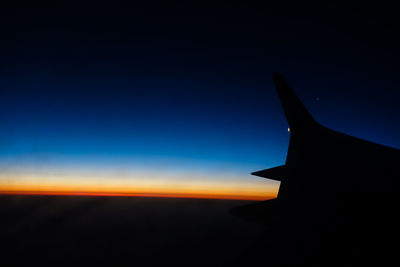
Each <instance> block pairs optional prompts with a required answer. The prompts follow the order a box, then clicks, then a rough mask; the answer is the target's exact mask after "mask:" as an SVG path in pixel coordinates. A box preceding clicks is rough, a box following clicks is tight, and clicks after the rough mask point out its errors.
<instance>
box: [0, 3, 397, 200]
mask: <svg viewBox="0 0 400 267" xmlns="http://www.w3.org/2000/svg"><path fill="white" fill-rule="evenodd" d="M297 2H298V1H297ZM146 3H147V4H146V5H143V4H137V3H132V2H129V1H127V3H123V2H119V3H117V2H113V4H112V5H111V4H109V3H108V4H107V3H103V2H99V1H96V2H94V3H93V4H82V3H79V4H78V3H77V4H71V2H67V3H66V4H62V3H58V1H57V3H55V2H53V3H51V4H50V5H40V4H38V3H36V2H34V3H31V4H26V5H20V6H18V7H9V8H5V9H3V10H4V12H5V16H3V19H4V21H3V23H2V24H3V26H5V27H3V28H2V30H1V36H0V38H1V42H0V90H1V91H0V191H2V192H3V193H4V192H8V193H10V192H11V193H21V192H25V193H28V192H31V193H32V192H53V193H54V192H56V193H60V192H67V193H68V192H84V193H88V192H89V191H90V190H93V191H90V192H92V193H102V194H107V193H108V194H112V193H115V194H118V193H127V194H136V195H138V194H139V195H140V194H142V195H146V194H150V195H156V196H157V195H158V196H185V197H206V198H240V199H267V198H270V197H273V196H274V195H275V194H276V192H277V190H278V187H279V184H278V183H276V182H272V181H268V180H265V179H261V178H257V177H254V176H251V175H250V173H251V172H253V171H257V170H261V169H265V168H268V167H273V166H276V165H281V164H284V162H285V158H286V152H287V148H288V141H289V133H288V125H287V122H286V120H285V117H284V113H283V111H282V108H281V106H280V103H279V99H278V96H277V94H276V91H275V89H274V87H273V84H272V81H271V73H272V72H280V73H282V74H283V75H285V76H286V77H287V79H288V81H289V82H290V83H291V85H292V87H293V88H294V90H295V92H296V93H297V94H298V96H299V97H300V99H301V100H302V101H303V102H304V103H305V105H306V107H307V108H308V109H309V111H310V112H311V113H312V114H313V116H314V117H315V119H316V120H317V121H319V122H320V123H321V124H322V125H324V126H326V127H328V128H331V129H334V130H337V131H340V132H344V133H346V134H350V135H353V136H356V137H360V138H363V139H367V140H370V141H373V142H376V143H379V144H383V145H387V146H391V147H394V148H400V138H399V130H400V123H399V118H400V107H399V105H398V102H399V99H400V90H399V84H400V77H399V75H398V74H399V71H400V67H399V61H400V53H399V50H398V47H400V39H399V37H398V25H397V24H396V20H397V13H396V10H395V9H394V8H393V7H390V6H388V5H384V3H383V2H380V4H381V5H380V6H372V5H371V6H369V5H367V4H366V3H363V5H362V6H361V5H357V4H348V3H346V4H334V3H333V2H330V3H329V2H325V3H324V5H322V4H320V3H310V4H305V3H304V2H301V4H299V3H297V4H296V3H291V2H287V1H282V2H279V3H274V4H266V3H263V5H261V4H260V3H256V2H249V1H246V3H240V2H237V1H230V2H229V3H228V4H225V5H222V4H217V3H216V2H215V3H213V4H211V5H210V4H205V2H203V1H200V2H195V1H187V3H186V4H185V3H180V2H173V1H163V2H152V1H146Z"/></svg>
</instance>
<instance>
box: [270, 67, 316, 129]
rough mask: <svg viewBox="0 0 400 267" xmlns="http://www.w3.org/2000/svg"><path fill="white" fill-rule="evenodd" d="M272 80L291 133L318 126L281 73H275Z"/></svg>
mask: <svg viewBox="0 0 400 267" xmlns="http://www.w3.org/2000/svg"><path fill="white" fill-rule="evenodd" d="M272 79H273V81H274V83H275V87H276V90H277V91H278V95H279V98H280V100H281V103H282V106H283V110H284V112H285V115H286V120H287V122H288V123H289V127H290V130H291V132H296V131H298V130H300V129H302V128H308V127H311V126H314V125H318V123H317V122H316V121H315V120H314V118H313V117H312V116H311V114H310V113H309V112H308V111H307V109H306V108H305V106H304V105H303V103H302V102H301V101H300V99H299V98H298V97H297V96H296V94H295V93H294V92H293V90H292V88H291V87H290V85H289V84H288V83H287V81H286V79H285V78H284V77H283V76H282V75H281V74H279V73H273V74H272Z"/></svg>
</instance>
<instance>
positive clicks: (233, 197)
mask: <svg viewBox="0 0 400 267" xmlns="http://www.w3.org/2000/svg"><path fill="white" fill-rule="evenodd" d="M0 195H46V196H105V197H157V198H198V199H227V200H254V201H262V200H268V199H273V198H275V197H274V196H269V197H268V196H239V195H206V194H160V193H108V192H62V191H59V192H52V191H2V190H1V191H0Z"/></svg>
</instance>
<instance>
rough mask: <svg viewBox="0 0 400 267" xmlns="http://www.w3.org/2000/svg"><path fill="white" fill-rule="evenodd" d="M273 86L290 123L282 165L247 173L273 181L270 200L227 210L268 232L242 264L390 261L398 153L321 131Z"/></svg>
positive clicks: (279, 84) (289, 93) (287, 93)
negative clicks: (273, 196)
mask: <svg viewBox="0 0 400 267" xmlns="http://www.w3.org/2000/svg"><path fill="white" fill-rule="evenodd" d="M273 81H274V83H275V86H276V89H277V91H278V94H279V98H280V101H281V103H282V106H283V109H284V112H285V116H286V119H287V121H288V124H289V126H290V142H289V149H288V153H287V157H286V163H285V164H284V165H282V166H278V167H275V168H271V169H266V170H262V171H257V172H253V173H252V174H253V175H256V176H260V177H264V178H269V179H274V180H279V181H281V184H280V189H279V193H278V197H277V198H276V199H273V200H267V201H263V202H256V203H251V204H248V205H245V206H240V207H236V208H234V209H233V210H232V213H233V214H235V215H238V216H240V217H243V218H246V219H249V220H253V221H258V222H262V223H264V224H266V225H268V226H269V227H268V229H270V233H269V235H267V236H266V237H265V240H262V241H260V243H259V244H257V245H256V246H255V247H253V248H252V249H250V250H249V251H250V252H249V253H248V254H247V256H248V257H247V259H245V260H244V261H245V262H248V261H249V260H250V261H251V259H250V257H252V258H256V259H258V260H260V259H261V258H265V261H266V264H267V265H278V266H365V265H371V264H373V265H378V266H382V265H385V264H390V265H396V263H397V264H398V263H399V259H398V257H397V254H398V250H399V249H400V247H399V245H398V243H399V240H400V239H399V237H400V235H399V229H398V228H399V226H400V224H399V222H400V220H399V219H398V217H399V216H398V215H399V205H398V198H399V179H400V175H399V171H398V168H399V167H400V150H398V149H395V148H391V147H387V146H383V145H379V144H375V143H372V142H369V141H365V140H362V139H359V138H356V137H353V136H349V135H346V134H343V133H339V132H336V131H334V130H331V129H328V128H325V127H324V126H322V125H320V124H319V123H318V122H316V121H315V120H314V119H313V117H312V116H311V115H310V113H309V112H308V111H307V109H306V108H305V107H304V105H303V104H302V103H301V101H300V100H299V98H298V97H297V96H296V95H295V93H294V92H293V90H292V89H291V88H290V86H289V84H288V83H287V82H286V80H285V78H284V77H283V76H282V75H280V74H273ZM267 251H269V252H267ZM249 254H250V255H249ZM254 261H255V260H254ZM253 263H254V262H253Z"/></svg>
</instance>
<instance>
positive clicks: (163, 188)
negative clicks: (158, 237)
mask: <svg viewBox="0 0 400 267" xmlns="http://www.w3.org/2000/svg"><path fill="white" fill-rule="evenodd" d="M188 177H190V178H188ZM278 189H279V183H274V182H268V181H266V180H264V179H263V180H260V179H258V178H255V179H249V180H246V179H238V178H235V177H230V176H222V175H219V174H213V173H207V174H203V175H201V174H197V175H194V174H193V173H185V172H183V173H178V172H162V173H161V172H150V171H148V172H144V171H143V172H139V171H136V172H134V171H132V172H126V173H117V174H116V173H110V172H108V173H107V172H104V171H102V170H96V171H93V172H83V171H80V170H74V169H69V170H67V171H65V170H60V169H56V170H51V169H45V170H44V171H38V170H26V169H25V170H24V169H19V170H11V171H7V172H6V171H3V172H0V194H7V195H71V196H137V197H169V198H204V199H232V200H235V199H236V200H267V199H271V198H276V197H277V193H278Z"/></svg>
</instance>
